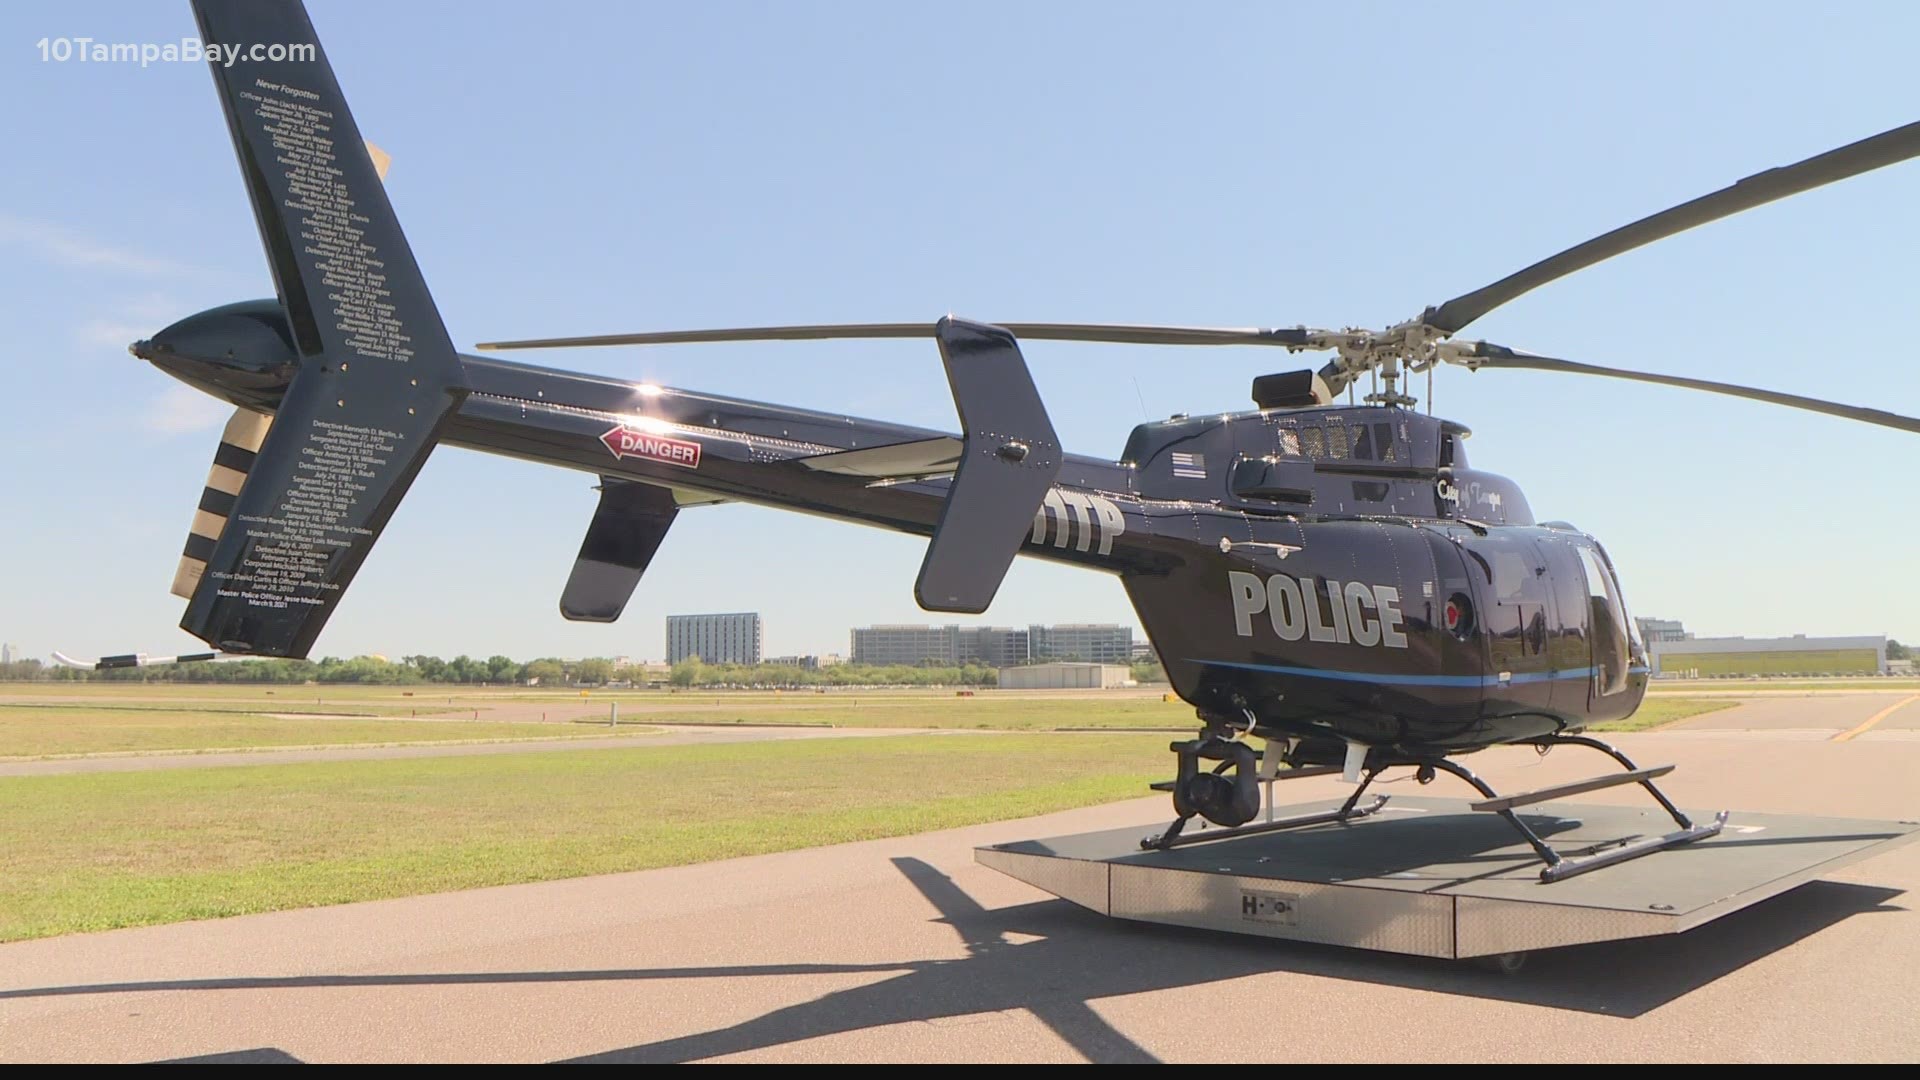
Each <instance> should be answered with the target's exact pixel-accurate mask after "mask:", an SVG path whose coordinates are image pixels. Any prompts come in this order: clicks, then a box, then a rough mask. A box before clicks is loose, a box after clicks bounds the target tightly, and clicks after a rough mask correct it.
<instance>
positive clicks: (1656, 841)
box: [1419, 735, 1727, 884]
mask: <svg viewBox="0 0 1920 1080" xmlns="http://www.w3.org/2000/svg"><path fill="white" fill-rule="evenodd" d="M1563 743H1564V744H1568V745H1572V746H1585V747H1589V748H1591V749H1594V750H1598V751H1600V752H1601V753H1604V754H1606V755H1608V756H1609V757H1611V758H1613V760H1615V761H1616V762H1619V763H1620V766H1621V767H1622V768H1624V769H1626V770H1627V771H1626V772H1625V773H1624V774H1621V775H1617V776H1605V777H1595V778H1594V779H1591V780H1578V781H1575V782H1573V783H1570V784H1561V785H1559V786H1557V787H1551V788H1542V789H1540V790H1539V791H1530V792H1526V793H1524V794H1520V795H1510V796H1506V797H1502V796H1501V795H1500V794H1499V793H1498V792H1496V791H1494V790H1493V788H1491V787H1489V786H1487V783H1486V782H1485V781H1484V780H1481V779H1480V778H1479V777H1478V776H1475V775H1474V774H1473V772H1472V770H1470V769H1468V768H1467V767H1466V766H1464V765H1459V764H1455V763H1454V762H1452V761H1448V760H1446V759H1445V758H1442V759H1440V760H1438V761H1432V762H1427V763H1426V764H1424V765H1422V766H1421V767H1420V772H1419V779H1420V781H1421V782H1422V783H1425V782H1427V781H1429V780H1431V779H1433V773H1434V770H1436V769H1438V770H1440V771H1443V772H1448V773H1451V774H1453V775H1454V776H1457V777H1459V778H1460V779H1462V780H1465V781H1466V782H1467V783H1469V784H1472V785H1473V787H1474V789H1475V790H1477V791H1479V792H1480V794H1482V795H1485V796H1486V799H1485V801H1482V802H1477V803H1473V804H1472V809H1474V810H1477V811H1481V812H1483V813H1494V814H1499V815H1500V817H1501V818H1502V819H1504V820H1505V821H1506V823H1507V824H1508V825H1511V826H1513V829H1514V831H1515V832H1518V833H1519V834H1520V835H1521V836H1522V837H1524V838H1525V839H1526V841H1527V845H1528V846H1529V847H1531V848H1533V851H1534V854H1536V855H1538V856H1540V861H1541V862H1544V863H1546V864H1547V865H1546V866H1545V867H1544V868H1542V869H1541V871H1540V880H1541V881H1542V882H1544V883H1546V884H1552V883H1553V882H1556V881H1564V880H1566V879H1567V878H1570V877H1573V876H1574V875H1575V874H1584V873H1586V872H1587V871H1589V870H1598V869H1600V868H1601V867H1603V866H1612V865H1614V864H1615V863H1621V862H1625V861H1627V860H1628V859H1634V858H1638V857H1640V856H1642V855H1651V854H1652V853H1654V852H1656V851H1661V850H1663V849H1666V848H1670V847H1675V846H1677V845H1680V844H1686V843H1690V842H1692V841H1694V840H1700V839H1704V838H1706V837H1709V836H1713V835H1715V834H1717V833H1719V832H1720V830H1721V829H1722V828H1724V827H1725V826H1726V824H1727V812H1726V811H1724V810H1722V811H1721V812H1720V813H1718V814H1716V815H1715V816H1714V819H1713V821H1712V822H1711V823H1709V824H1705V825H1696V824H1694V823H1693V821H1692V820H1690V819H1689V818H1688V817H1687V815H1686V814H1684V813H1681V811H1680V808H1679V807H1677V806H1675V805H1673V803H1672V801H1670V800H1669V799H1668V798H1667V796H1666V794H1665V793H1664V792H1662V791H1661V790H1660V789H1659V788H1658V787H1656V786H1654V783H1653V781H1654V778H1655V777H1659V776H1665V775H1666V774H1667V773H1670V772H1672V771H1673V766H1671V765H1656V766H1654V767H1653V768H1650V769H1642V768H1640V767H1639V766H1637V765H1635V764H1634V763H1633V759H1631V758H1629V757H1627V755H1625V754H1623V753H1621V752H1620V751H1619V750H1616V749H1614V748H1613V747H1612V746H1609V745H1608V744H1606V743H1604V742H1601V741H1600V740H1599V739H1595V738H1591V737H1589V736H1586V735H1559V736H1548V737H1546V738H1542V739H1534V740H1530V741H1529V743H1528V745H1532V746H1537V747H1542V748H1545V749H1549V750H1550V749H1552V748H1553V747H1555V746H1559V745H1561V744H1563ZM1633 783H1637V784H1639V785H1640V786H1641V787H1643V788H1646V789H1647V793H1648V794H1650V795H1652V796H1653V797H1654V799H1655V801H1657V802H1659V804H1660V808H1661V809H1663V810H1665V811H1666V812H1667V813H1668V815H1669V816H1671V817H1672V818H1673V820H1674V823H1675V824H1677V825H1679V826H1680V828H1679V830H1678V831H1677V832H1670V833H1666V834H1664V835H1661V836H1643V837H1637V838H1634V839H1632V840H1626V841H1622V842H1621V843H1619V844H1618V845H1616V846H1614V847H1610V848H1607V849H1606V850H1604V851H1598V852H1594V853H1592V854H1589V855H1579V856H1567V855H1562V854H1560V853H1559V852H1558V851H1555V850H1554V849H1553V845H1551V844H1549V843H1547V842H1546V841H1545V840H1543V839H1541V838H1540V834H1539V833H1536V832H1534V831H1533V829H1532V828H1531V827H1529V826H1528V825H1527V823H1526V822H1525V821H1522V820H1521V819H1520V815H1518V814H1516V813H1514V812H1513V808H1514V807H1516V806H1526V805H1531V804H1533V803H1539V802H1545V801H1547V800H1549V799H1554V798H1558V797H1560V796H1562V795H1573V794H1578V793H1580V792H1583V791H1595V790H1598V789H1600V788H1603V787H1614V786H1617V785H1620V784H1633Z"/></svg>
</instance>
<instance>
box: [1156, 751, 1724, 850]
mask: <svg viewBox="0 0 1920 1080" xmlns="http://www.w3.org/2000/svg"><path fill="white" fill-rule="evenodd" d="M1523 745H1530V746H1534V747H1537V748H1539V749H1540V750H1541V752H1543V753H1544V752H1546V751H1547V750H1551V749H1553V748H1555V747H1559V746H1584V747H1587V748H1589V749H1593V750H1598V751H1600V752H1601V753H1604V754H1606V755H1608V756H1610V757H1612V758H1613V759H1614V760H1615V761H1616V762H1618V763H1619V764H1620V766H1621V768H1623V769H1624V770H1626V771H1624V772H1619V773H1611V774H1607V775H1602V776H1596V777H1591V778H1589V779H1586V780H1576V781H1573V782H1571V783H1566V784H1556V785H1554V786H1553V787H1547V788H1540V789H1538V790H1535V791H1526V792H1521V793H1520V794H1518V795H1501V794H1500V793H1499V792H1497V791H1495V790H1493V788H1492V787H1490V786H1488V784H1487V782H1486V781H1484V780H1482V779H1480V778H1479V777H1478V776H1476V775H1474V773H1473V770H1471V769H1469V768H1467V767H1466V766H1464V765H1461V764H1459V763H1458V762H1455V761H1451V760H1449V759H1446V758H1440V759H1437V760H1432V761H1422V762H1405V761H1391V760H1390V761H1387V762H1378V761H1373V760H1372V759H1370V764H1369V766H1368V767H1367V769H1366V772H1365V773H1364V774H1363V775H1362V776H1361V778H1360V783H1359V785H1358V786H1357V787H1355V788H1354V791H1353V794H1352V795H1351V796H1350V797H1349V798H1348V799H1347V801H1346V803H1345V804H1344V805H1342V806H1341V807H1340V808H1339V809H1337V810H1322V811H1315V812H1311V813H1302V814H1289V815H1286V816H1283V817H1277V818H1276V817H1275V816H1274V811H1273V784H1274V782H1276V781H1280V780H1297V779H1305V778H1307V777H1311V776H1326V775H1329V774H1332V773H1337V772H1340V771H1341V770H1340V769H1338V768H1336V767H1334V766H1330V765H1327V766H1311V767H1307V768H1299V769H1285V770H1280V769H1276V768H1275V767H1273V763H1269V764H1268V768H1267V769H1266V770H1265V771H1263V772H1262V773H1261V774H1260V779H1261V780H1262V781H1264V782H1265V784H1266V788H1267V791H1266V799H1265V800H1264V801H1265V803H1266V806H1267V820H1265V821H1263V822H1260V823H1259V824H1254V825H1247V824H1240V825H1230V826H1228V827H1225V828H1220V829H1213V830H1209V831H1207V832H1204V833H1197V834H1193V835H1183V833H1184V832H1185V830H1186V827H1187V824H1188V823H1189V822H1191V821H1192V820H1193V818H1194V817H1195V816H1196V815H1199V816H1207V815H1206V813H1205V811H1203V810H1201V809H1200V808H1198V807H1196V806H1195V805H1194V801H1195V800H1194V799H1193V798H1191V797H1190V794H1189V793H1190V792H1192V791H1194V790H1195V789H1194V788H1192V787H1190V786H1189V785H1190V783H1191V781H1192V780H1193V779H1194V778H1195V777H1196V776H1205V774H1202V773H1200V771H1199V764H1200V762H1201V761H1202V760H1217V761H1219V762H1220V764H1219V766H1218V767H1216V768H1215V769H1214V770H1213V772H1212V775H1213V776H1215V777H1219V776H1222V774H1224V773H1227V772H1229V771H1231V772H1232V773H1233V774H1234V776H1233V781H1227V780H1225V779H1224V778H1223V779H1222V780H1220V781H1217V782H1214V783H1213V785H1212V787H1210V788H1208V789H1207V791H1208V793H1213V794H1216V795H1217V796H1218V797H1217V798H1216V801H1215V802H1214V803H1209V804H1208V806H1209V808H1210V809H1213V810H1216V811H1222V812H1231V810H1232V807H1231V806H1229V805H1227V800H1226V798H1225V796H1224V795H1221V794H1219V792H1224V791H1225V785H1227V784H1229V783H1237V784H1238V785H1239V786H1240V788H1241V790H1240V792H1239V794H1240V795H1241V796H1242V804H1241V805H1240V808H1239V813H1241V814H1245V813H1246V809H1245V806H1244V797H1245V794H1246V787H1247V786H1248V785H1251V784H1252V783H1254V781H1253V779H1252V777H1251V776H1248V775H1243V774H1245V773H1246V772H1247V770H1248V769H1250V768H1251V766H1252V762H1253V761H1255V760H1258V759H1260V758H1261V756H1262V755H1261V753H1260V752H1258V751H1254V750H1252V749H1251V748H1248V747H1245V746H1244V745H1243V744H1241V743H1238V742H1234V741H1232V740H1229V739H1222V738H1219V737H1217V736H1207V737H1204V738H1200V739H1195V740H1193V741H1191V742H1184V743H1174V744H1172V746H1171V747H1170V749H1172V750H1173V752H1174V753H1175V754H1178V755H1179V758H1180V770H1179V776H1178V777H1177V778H1176V779H1174V780H1172V781H1170V782H1167V783H1161V784H1155V785H1153V787H1154V789H1155V790H1159V791H1172V792H1173V793H1174V806H1175V808H1176V810H1177V811H1178V812H1179V817H1177V818H1175V819H1174V821H1173V824H1171V825H1169V826H1167V828H1166V829H1165V830H1164V831H1162V832H1160V833H1157V834H1155V835H1153V836H1149V837H1147V838H1145V839H1143V840H1141V841H1140V847H1141V848H1142V849H1144V850H1147V851H1166V850H1169V849H1171V848H1175V847H1180V846H1183V845H1188V844H1206V843H1213V842H1216V841H1220V840H1227V839H1231V838H1233V837H1237V836H1253V835H1257V834H1260V833H1270V832H1280V831H1283V830H1286V829H1301V828H1307V827H1310V826H1314V825H1330V824H1342V823H1346V822H1352V821H1358V820H1360V819H1362V818H1367V817H1371V816H1372V815H1374V814H1377V813H1379V812H1380V810H1381V809H1382V808H1384V807H1385V806H1386V804H1387V796H1385V795H1379V796H1375V797H1374V800H1373V802H1372V803H1370V804H1368V805H1367V806H1360V805H1359V803H1360V797H1361V796H1362V795H1363V794H1365V793H1366V790H1367V787H1368V785H1370V784H1372V783H1373V780H1374V778H1375V777H1377V776H1379V775H1380V774H1381V773H1382V772H1384V771H1386V770H1387V769H1389V768H1393V767H1396V766H1400V765H1408V764H1411V765H1413V766H1414V768H1415V769H1416V772H1415V779H1417V780H1418V781H1419V782H1420V783H1421V784H1429V783H1432V782H1433V780H1434V777H1435V775H1436V774H1437V773H1441V772H1444V773H1449V774H1451V775H1453V776H1457V777H1459V778H1460V779H1462V780H1464V781H1466V782H1467V783H1468V784H1471V785H1472V786H1473V788H1474V789H1475V790H1476V791H1478V792H1480V794H1481V795H1484V796H1486V798H1485V799H1483V800H1482V801H1480V802H1476V803H1472V804H1470V805H1469V808H1470V809H1471V810H1473V811H1474V812H1476V813H1489V814H1494V815H1497V816H1498V817H1499V818H1500V819H1501V820H1503V821H1505V822H1506V823H1507V825H1509V826H1510V827H1512V829H1513V830H1514V831H1515V832H1517V833H1519V834H1520V836H1521V838H1522V839H1524V840H1525V841H1526V842H1527V846H1528V847H1530V848H1532V849H1533V853H1534V854H1535V855H1536V856H1538V857H1539V859H1540V861H1541V862H1543V863H1545V864H1546V865H1545V867H1544V868H1543V869H1541V871H1540V880H1541V881H1542V882H1545V883H1547V884H1552V883H1553V882H1556V881H1564V880H1566V879H1567V878H1570V877H1573V876H1575V875H1577V874H1584V873H1587V872H1589V871H1593V870H1599V869H1601V868H1603V867H1608V866H1613V865H1615V864H1617V863H1622V862H1625V861H1627V860H1628V859H1637V858H1640V857H1641V856H1643V855H1651V854H1652V853H1654V852H1656V851H1661V850H1664V849H1666V848H1671V847H1676V846H1678V845H1680V844H1689V843H1692V842H1693V841H1695V840H1701V839H1704V838H1706V837H1709V836H1714V835H1716V834H1718V833H1719V832H1720V830H1722V829H1723V828H1725V827H1726V824H1727V811H1724V810H1722V811H1720V812H1719V813H1718V814H1716V815H1714V818H1713V820H1712V821H1711V822H1709V823H1706V824H1695V823H1694V822H1693V820H1692V819H1691V818H1689V817H1688V816H1687V815H1686V814H1685V813H1684V812H1682V811H1681V810H1680V808H1679V807H1677V806H1675V805H1673V802H1672V800H1670V799H1668V798H1667V796H1666V794H1665V793H1664V792H1662V791H1661V790H1660V789H1659V787H1657V786H1656V785H1655V784H1654V782H1653V781H1654V780H1655V779H1656V778H1658V777H1662V776H1665V775H1666V774H1668V773H1670V772H1672V771H1673V766H1671V765H1656V766H1653V767H1652V768H1646V769H1643V768H1640V767H1638V766H1636V765H1635V764H1634V763H1633V761H1632V759H1631V758H1628V757H1627V755H1625V754H1623V753H1621V752H1620V751H1619V750H1617V749H1615V748H1614V747H1612V746H1610V745H1608V744H1607V743H1604V742H1601V741H1600V740H1599V739H1595V738H1592V737H1590V736H1586V735H1557V736H1548V737H1545V738H1541V739H1535V740H1531V741H1529V742H1528V743H1525V744H1523ZM1623 784H1639V785H1640V786H1641V787H1643V788H1645V789H1646V791H1647V793H1648V794H1649V795H1652V796H1653V798H1654V801H1656V802H1658V803H1659V804H1660V808H1661V809H1662V810H1664V811H1665V812H1666V813H1667V815H1668V816H1669V817H1671V818H1672V819H1673V822H1674V824H1675V825H1678V826H1679V828H1678V829H1677V830H1676V831H1673V832H1668V833H1662V834H1659V835H1655V836H1633V837H1629V838H1627V839H1623V840H1616V841H1612V842H1609V843H1606V844H1602V845H1594V846H1593V847H1591V848H1588V849H1586V850H1585V853H1584V854H1577V855H1568V854H1564V853H1562V852H1561V851H1559V850H1557V849H1556V848H1554V846H1553V845H1552V844H1549V843H1547V841H1546V840H1545V839H1543V838H1542V837H1541V836H1540V834H1539V833H1538V832H1536V831H1535V830H1534V829H1533V828H1531V827H1529V826H1528V825H1527V823H1526V821H1525V820H1524V819H1522V818H1521V817H1520V815H1519V814H1517V813H1515V812H1514V810H1515V809H1516V808H1517V807H1522V806H1533V805H1536V804H1538V803H1544V802H1548V801H1551V800H1554V799H1561V798H1565V797H1567V796H1569V795H1580V794H1584V793H1586V792H1589V791H1599V790H1601V789H1603V788H1610V787H1619V786H1621V785H1623ZM1216 789H1217V791H1216Z"/></svg>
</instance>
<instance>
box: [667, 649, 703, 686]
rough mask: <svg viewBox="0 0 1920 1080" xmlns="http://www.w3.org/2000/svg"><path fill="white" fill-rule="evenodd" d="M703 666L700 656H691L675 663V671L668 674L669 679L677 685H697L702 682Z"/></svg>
mask: <svg viewBox="0 0 1920 1080" xmlns="http://www.w3.org/2000/svg"><path fill="white" fill-rule="evenodd" d="M702 666H703V665H702V664H701V663H700V658H699V657H698V656H689V657H687V658H686V659H685V660H682V661H680V662H679V663H677V664H675V665H673V672H672V674H670V675H668V676H667V681H668V682H670V683H672V684H673V685H675V686H681V687H686V686H697V685H699V683H700V682H701V678H700V675H701V672H700V669H701V667H702Z"/></svg>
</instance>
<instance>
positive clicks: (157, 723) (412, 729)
mask: <svg viewBox="0 0 1920 1080" xmlns="http://www.w3.org/2000/svg"><path fill="white" fill-rule="evenodd" d="M604 730H605V729H604V727H603V728H602V731H604ZM585 735H586V731H585V729H582V728H579V727H576V726H575V725H571V724H506V723H489V722H487V721H484V720H483V721H480V722H478V723H475V722H473V721H466V720H448V721H433V722H427V721H413V720H381V719H353V718H333V717H299V718H277V717H272V716H264V715H258V714H253V713H245V712H236V711H227V710H211V711H208V710H193V711H186V710H179V709H175V710H168V709H113V708H89V707H86V706H75V707H66V708H57V709H50V708H46V707H42V706H31V705H0V759H5V758H10V757H29V758H31V757H53V756H57V755H63V754H103V753H151V752H154V751H167V750H223V749H225V750H232V749H259V748H263V747H275V746H344V745H366V744H386V743H420V742H472V741H476V740H490V739H531V738H543V739H552V738H565V737H584V736H585Z"/></svg>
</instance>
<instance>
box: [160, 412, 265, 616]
mask: <svg viewBox="0 0 1920 1080" xmlns="http://www.w3.org/2000/svg"><path fill="white" fill-rule="evenodd" d="M272 423H273V420H272V418H271V417H266V416H262V415H260V414H259V413H257V412H254V411H253V410H251V409H235V410H233V416H232V417H231V418H230V419H228V420H227V428H226V430H225V431H223V432H221V433H220V448H219V449H217V450H215V451H214V452H213V467H212V468H211V469H208V470H207V486H206V487H205V488H203V489H202V490H201V492H200V506H199V508H198V509H196V510H194V512H193V525H192V526H191V527H190V528H189V529H188V530H187V547H186V550H185V551H183V552H181V553H180V566H179V568H178V569H177V570H175V571H174V574H173V595H175V596H177V597H179V598H180V599H182V600H191V599H193V591H194V590H195V589H197V588H199V586H200V579H201V577H202V576H204V575H205V574H206V571H207V560H208V559H211V558H212V557H213V549H214V545H215V544H216V543H218V542H219V540H220V534H222V533H224V532H225V531H226V528H227V519H228V518H229V517H230V516H231V515H232V514H233V504H234V502H235V500H237V499H238V498H239V496H240V489H241V488H242V487H243V486H244V485H245V484H246V482H247V473H249V472H251V471H252V470H253V460H254V457H255V456H256V455H258V454H259V453H260V444H261V443H263V442H265V441H266V438H267V428H268V427H269V426H271V425H272Z"/></svg>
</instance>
